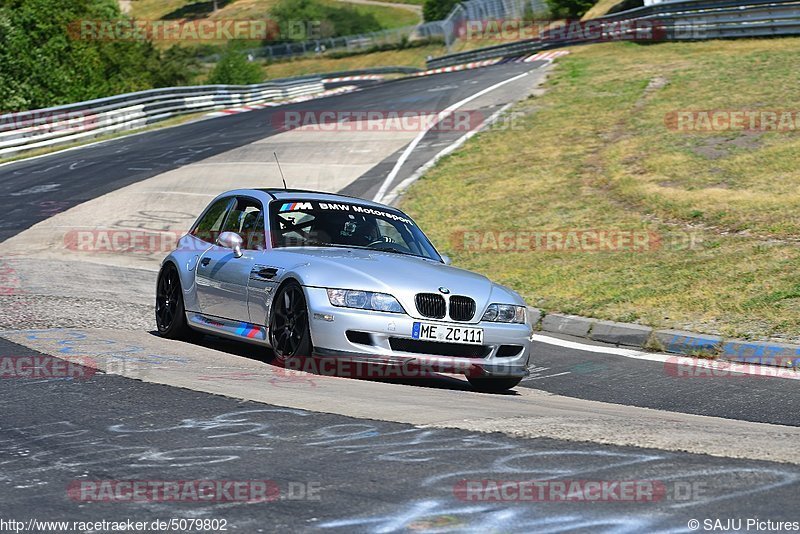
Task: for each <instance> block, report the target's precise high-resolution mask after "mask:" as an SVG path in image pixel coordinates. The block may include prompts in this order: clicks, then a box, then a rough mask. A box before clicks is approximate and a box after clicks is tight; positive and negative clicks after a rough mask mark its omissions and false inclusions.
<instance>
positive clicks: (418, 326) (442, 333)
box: [411, 323, 483, 345]
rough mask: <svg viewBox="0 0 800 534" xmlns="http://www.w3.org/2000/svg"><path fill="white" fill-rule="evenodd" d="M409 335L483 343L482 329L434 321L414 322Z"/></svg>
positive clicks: (430, 339) (453, 341)
mask: <svg viewBox="0 0 800 534" xmlns="http://www.w3.org/2000/svg"><path fill="white" fill-rule="evenodd" d="M411 337H413V338H414V339H423V340H425V341H440V342H442V343H466V344H468V345H482V344H483V329H482V328H468V327H465V326H449V325H445V324H435V323H414V328H412V330H411Z"/></svg>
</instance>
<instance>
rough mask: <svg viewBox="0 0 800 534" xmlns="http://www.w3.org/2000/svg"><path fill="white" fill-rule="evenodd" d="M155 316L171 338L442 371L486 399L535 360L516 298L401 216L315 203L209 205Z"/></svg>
mask: <svg viewBox="0 0 800 534" xmlns="http://www.w3.org/2000/svg"><path fill="white" fill-rule="evenodd" d="M155 312H156V323H157V326H158V331H159V333H160V334H161V335H162V336H164V337H167V338H172V339H181V338H188V337H190V336H192V335H193V334H196V333H198V332H199V333H206V334H212V335H218V336H224V337H228V338H233V339H238V340H241V341H244V342H249V343H254V344H259V345H263V346H265V347H269V348H271V349H272V351H271V354H270V356H268V357H270V358H272V357H278V358H280V359H282V360H284V361H290V360H291V359H292V358H336V359H351V360H361V361H364V360H366V361H369V362H375V363H380V364H382V365H395V366H397V365H400V366H408V365H412V364H416V365H431V364H435V365H440V366H441V367H440V368H450V367H452V368H455V369H458V371H455V372H463V374H464V375H466V377H467V379H468V380H469V381H470V383H471V384H472V385H473V386H474V387H475V388H477V389H480V390H485V391H502V390H506V389H509V388H512V387H514V386H516V385H517V384H518V383H519V382H520V380H521V379H522V378H523V377H524V376H525V375H526V373H527V366H528V359H529V357H530V350H531V334H532V332H531V327H530V325H529V324H528V321H527V319H526V308H525V302H524V301H523V300H522V298H521V297H520V296H519V295H518V294H517V293H515V292H514V291H512V290H510V289H508V288H506V287H503V286H501V285H499V284H495V283H493V282H491V281H490V280H489V279H487V278H486V277H484V276H482V275H480V274H476V273H472V272H470V271H465V270H463V269H458V268H455V267H452V266H450V265H448V260H447V258H446V257H443V256H442V255H440V254H439V253H438V252H437V251H436V249H435V248H434V246H433V245H432V244H431V242H430V241H429V240H428V238H427V237H426V236H425V234H424V233H423V232H422V230H420V228H419V227H418V226H417V225H416V224H415V223H414V221H413V220H411V218H410V217H409V216H408V215H406V214H405V213H403V212H401V211H398V210H397V209H395V208H392V207H390V206H385V205H382V204H377V203H375V202H369V201H365V200H361V199H357V198H352V197H347V196H343V195H335V194H328V193H318V192H311V191H299V190H282V189H241V190H235V191H229V192H227V193H223V194H222V195H220V196H219V197H217V198H216V199H214V201H212V202H211V204H210V205H209V206H208V207H207V208H206V210H205V211H204V212H203V213H202V214H201V215H200V217H199V218H198V219H197V221H196V222H195V223H194V225H193V226H192V228H191V230H190V231H189V233H188V234H187V235H185V236H183V237H182V238H181V239H180V241H179V243H178V247H177V249H176V250H174V251H173V252H172V253H170V254H169V255H168V256H167V257H166V258H165V259H164V261H163V263H162V265H161V270H160V272H159V275H158V282H157V289H156V309H155ZM266 352H269V351H266Z"/></svg>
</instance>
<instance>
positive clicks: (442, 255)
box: [439, 254, 451, 265]
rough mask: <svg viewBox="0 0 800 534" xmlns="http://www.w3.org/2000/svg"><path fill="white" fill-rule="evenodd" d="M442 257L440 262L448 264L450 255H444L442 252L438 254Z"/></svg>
mask: <svg viewBox="0 0 800 534" xmlns="http://www.w3.org/2000/svg"><path fill="white" fill-rule="evenodd" d="M439 255H440V256H441V257H442V262H443V263H444V264H445V265H450V263H451V262H450V256H445V255H444V254H439Z"/></svg>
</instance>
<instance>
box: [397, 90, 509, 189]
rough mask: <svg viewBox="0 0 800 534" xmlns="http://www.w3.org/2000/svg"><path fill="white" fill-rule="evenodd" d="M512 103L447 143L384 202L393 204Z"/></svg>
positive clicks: (401, 183)
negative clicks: (438, 163) (439, 162)
mask: <svg viewBox="0 0 800 534" xmlns="http://www.w3.org/2000/svg"><path fill="white" fill-rule="evenodd" d="M511 105H512V104H510V103H509V104H506V105H505V106H503V107H501V108H500V109H499V110H497V111H495V112H494V113H493V114H492V115H491V116H490V117H489V118H487V119H486V120H485V121H483V122H482V123H481V124H480V125H479V126H478V127H477V128H475V129H473V130H470V131H468V132H467V133H465V134H464V135H462V136H461V137H459V138H458V139H456V140H455V141H453V142H452V143H450V144H449V145H447V146H446V147H445V148H444V149H443V150H442V151H441V152H439V153H438V154H436V155H435V156H433V157H432V158H431V159H429V160H428V161H427V162H426V163H425V165H423V166H422V167H420V168H419V169H417V170H416V171H415V172H414V174H412V175H411V176H409V177H408V178H406V179H405V180H403V181H402V182H400V183H399V184H397V186H395V187H394V189H392V190H391V191H389V192H388V193H387V194H386V196H384V197H383V203H384V204H391V203H392V202H394V201H395V200H397V197H398V196H400V195H401V194H402V193H403V191H405V190H406V189H408V187H409V186H410V185H411V184H413V183H414V182H416V181H417V180H419V178H420V176H422V175H423V174H425V173H426V172H428V171H429V170H430V169H431V168H432V167H433V166H434V165H436V162H438V161H439V160H440V159H442V158H443V157H445V156H446V155H448V154H450V153H452V152H454V151H455V150H457V149H458V148H459V147H461V145H463V144H464V143H466V142H467V141H468V140H469V139H470V138H471V137H472V136H473V135H475V134H477V133H478V132H480V131H481V130H483V129H484V128H485V127H486V126H488V125H489V124H492V123H493V122H494V121H495V120H497V118H498V117H499V116H500V114H502V113H503V112H504V111H505V110H507V109H508V108H510V107H511Z"/></svg>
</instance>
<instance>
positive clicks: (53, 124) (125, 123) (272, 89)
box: [0, 76, 324, 157]
mask: <svg viewBox="0 0 800 534" xmlns="http://www.w3.org/2000/svg"><path fill="white" fill-rule="evenodd" d="M323 90H324V86H323V83H322V79H321V78H320V77H316V76H315V77H307V78H300V79H293V80H285V81H274V82H268V83H262V84H257V85H238V86H237V85H205V86H190V87H170V88H164V89H152V90H149V91H140V92H137V93H128V94H124V95H117V96H112V97H108V98H100V99H97V100H90V101H87V102H79V103H77V104H69V105H66V106H57V107H51V108H46V109H38V110H33V111H23V112H19V113H7V114H4V115H0V157H9V156H14V155H16V154H19V153H23V152H27V151H30V150H34V149H39V148H47V147H52V146H58V145H63V144H67V143H74V142H79V141H83V140H86V139H92V138H94V137H97V136H99V135H102V134H107V133H113V132H119V131H123V130H130V129H134V128H140V127H142V126H147V125H149V124H152V123H154V122H158V121H161V120H164V119H167V118H169V117H172V116H175V115H180V114H184V113H194V112H198V111H208V110H215V109H222V108H226V107H232V106H241V105H247V104H256V103H263V102H269V101H273V100H281V99H286V98H291V97H295V96H302V95H309V94H313V93H318V92H321V91H323Z"/></svg>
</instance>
